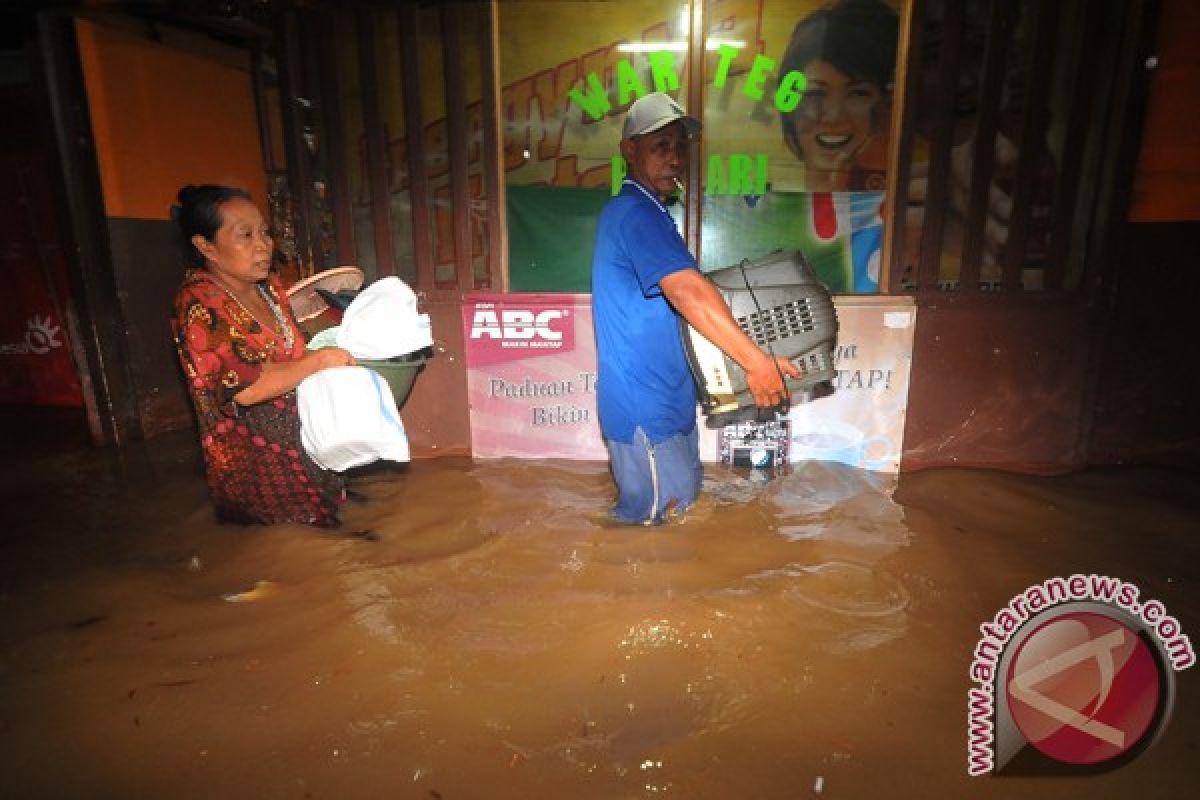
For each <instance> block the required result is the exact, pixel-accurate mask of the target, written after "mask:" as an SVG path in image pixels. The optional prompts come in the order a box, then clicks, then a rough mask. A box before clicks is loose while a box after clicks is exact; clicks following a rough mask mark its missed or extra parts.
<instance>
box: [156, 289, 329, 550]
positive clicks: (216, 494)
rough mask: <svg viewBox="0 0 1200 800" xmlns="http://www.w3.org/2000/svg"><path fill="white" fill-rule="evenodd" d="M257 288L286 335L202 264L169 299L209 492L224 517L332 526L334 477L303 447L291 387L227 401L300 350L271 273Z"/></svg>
mask: <svg viewBox="0 0 1200 800" xmlns="http://www.w3.org/2000/svg"><path fill="white" fill-rule="evenodd" d="M259 290H260V291H261V292H263V296H264V299H265V300H266V301H267V305H268V306H271V307H272V308H273V310H275V311H276V313H277V316H278V318H279V319H280V321H282V322H284V324H285V325H286V326H287V328H288V329H289V331H288V334H284V333H281V332H280V331H276V330H272V329H269V328H266V327H264V326H263V325H262V324H260V323H259V321H258V320H256V319H255V318H254V317H253V315H251V314H250V313H249V312H248V311H247V310H246V309H245V308H244V307H242V305H241V304H240V303H238V302H237V301H236V300H235V299H234V298H233V297H232V296H231V295H230V294H229V293H227V292H226V291H225V290H224V289H222V288H221V287H220V286H219V285H218V284H217V283H216V282H214V281H213V280H212V278H210V277H209V275H208V273H207V272H206V271H204V270H202V269H201V270H194V271H192V272H189V273H188V275H187V277H186V278H185V279H184V281H183V285H182V286H181V287H180V288H179V293H178V294H177V295H176V297H175V318H174V319H173V320H172V328H173V329H174V331H175V345H176V348H177V349H178V351H179V360H180V362H181V363H182V364H183V371H184V374H185V375H186V376H187V381H188V391H189V393H190V394H191V396H192V403H193V404H194V405H195V408H196V417H197V419H198V421H199V425H200V445H201V447H202V448H203V450H204V466H205V471H206V472H207V474H208V490H209V493H210V494H211V495H212V500H213V504H214V505H215V506H216V509H217V516H218V518H219V519H221V520H223V521H230V522H261V523H264V524H268V525H270V524H274V523H280V522H300V523H304V524H306V525H316V526H319V527H334V526H336V525H337V524H338V518H337V510H338V505H339V504H340V503H341V501H342V499H343V497H344V492H343V481H342V477H341V476H340V475H338V474H337V473H335V472H329V471H327V470H324V469H321V467H319V466H317V465H316V464H315V463H314V462H313V461H312V459H310V458H309V457H308V454H307V453H305V452H304V448H303V446H302V445H301V443H300V416H299V414H298V413H297V411H296V393H295V392H294V391H291V392H288V393H287V394H285V395H283V396H281V397H277V398H275V399H274V400H266V401H264V402H262V403H256V404H254V405H249V406H243V405H239V404H238V403H236V402H234V400H233V396H234V395H236V394H237V393H238V392H240V391H242V390H243V389H245V388H246V387H247V386H249V385H250V384H252V383H254V381H255V380H257V378H258V376H259V374H260V373H261V372H262V365H263V364H264V363H266V362H279V361H288V360H291V359H296V358H300V357H301V356H302V355H303V354H304V337H303V335H302V334H301V332H300V329H299V327H298V326H297V325H296V320H295V318H294V317H293V316H292V313H291V310H290V308H289V307H288V304H287V300H286V298H285V294H284V291H283V285H282V284H281V283H280V282H279V279H278V278H276V277H275V276H274V275H272V276H271V277H270V278H268V279H267V281H266V282H264V283H262V284H260V285H259ZM289 334H290V335H289ZM289 338H290V339H291V342H290V345H291V346H290V349H289V347H288V341H287V340H288V339H289Z"/></svg>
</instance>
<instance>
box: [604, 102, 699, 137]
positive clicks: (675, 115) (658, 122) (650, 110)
mask: <svg viewBox="0 0 1200 800" xmlns="http://www.w3.org/2000/svg"><path fill="white" fill-rule="evenodd" d="M675 120H682V122H683V128H684V130H685V131H686V132H687V135H688V138H689V139H690V138H692V137H693V136H695V135H696V134H697V133H699V132H700V127H701V126H700V120H698V119H696V118H695V117H689V116H688V114H687V112H686V111H684V110H683V106H681V105H679V103H677V102H675V100H674V99H673V98H672V97H671V96H670V95H669V94H666V93H664V92H652V93H651V94H648V95H645V96H644V97H639V98H638V99H637V100H635V101H634V103H633V105H631V106H630V107H629V113H628V114H627V115H626V116H625V127H623V128H622V129H621V138H622V139H628V138H630V137H632V136H641V135H642V134H643V133H653V132H654V131H656V130H658V129H659V128H663V127H665V126H667V125H670V124H671V123H672V122H674V121H675Z"/></svg>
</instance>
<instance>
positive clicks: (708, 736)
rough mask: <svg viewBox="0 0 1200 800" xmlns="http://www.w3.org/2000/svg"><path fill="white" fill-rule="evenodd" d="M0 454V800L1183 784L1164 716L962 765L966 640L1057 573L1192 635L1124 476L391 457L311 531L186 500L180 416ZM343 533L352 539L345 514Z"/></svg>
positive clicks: (1189, 676) (187, 462)
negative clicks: (897, 473) (675, 474)
mask: <svg viewBox="0 0 1200 800" xmlns="http://www.w3.org/2000/svg"><path fill="white" fill-rule="evenodd" d="M31 460H32V464H30V463H29V460H26V461H25V462H24V463H19V462H18V461H17V460H16V459H15V458H13V457H10V458H8V459H7V460H6V461H5V464H4V466H3V468H2V469H3V475H4V483H3V490H2V491H3V497H4V503H5V507H6V508H8V509H11V510H12V511H11V516H10V519H14V518H15V520H16V521H15V524H10V526H8V529H7V530H6V531H5V532H4V534H3V535H0V564H2V566H0V771H2V772H3V775H4V781H5V790H4V795H5V796H9V797H167V796H172V797H297V798H303V797H339V798H340V797H347V798H359V797H362V798H373V797H396V798H427V799H428V798H441V799H442V800H457V799H458V798H552V797H554V798H559V797H562V798H644V797H663V796H665V797H678V798H797V797H816V796H821V797H829V798H874V797H888V798H893V797H904V798H909V797H911V798H958V797H1021V798H1043V797H1047V798H1049V797H1055V798H1073V797H1082V796H1085V795H1087V796H1090V797H1100V798H1107V797H1112V798H1116V797H1129V796H1138V797H1166V796H1181V795H1186V794H1187V793H1190V791H1189V789H1194V784H1195V782H1196V781H1197V779H1200V766H1197V745H1198V741H1200V714H1198V713H1197V712H1198V710H1200V680H1198V679H1197V675H1198V674H1200V670H1196V669H1192V670H1187V671H1184V672H1182V673H1179V674H1178V676H1177V702H1176V705H1175V709H1174V714H1173V718H1172V720H1171V722H1170V724H1169V725H1168V728H1167V731H1166V734H1165V736H1164V737H1163V738H1162V739H1161V740H1160V741H1159V742H1158V743H1157V744H1155V745H1154V747H1152V748H1151V749H1150V750H1149V751H1148V752H1147V753H1145V754H1144V755H1142V756H1141V757H1140V758H1138V759H1136V760H1135V761H1133V762H1132V763H1130V764H1129V765H1127V766H1125V767H1123V768H1121V769H1119V770H1116V771H1113V772H1109V773H1106V774H1103V775H1097V776H1090V777H1084V778H1080V777H1075V778H1052V777H1000V778H996V777H988V778H979V779H971V778H968V776H967V775H966V693H967V689H968V687H969V686H970V681H969V676H968V667H969V664H970V660H971V654H972V651H973V649H974V647H975V643H976V641H977V640H978V639H979V630H978V626H979V624H980V623H981V622H984V621H987V620H990V619H991V618H992V616H993V615H994V614H995V613H996V611H997V610H998V609H1000V608H1001V607H1002V606H1003V605H1004V604H1005V603H1007V602H1008V600H1009V598H1011V597H1012V596H1013V595H1014V594H1015V593H1017V592H1019V591H1021V590H1022V589H1024V588H1025V587H1026V586H1029V585H1030V584H1033V583H1037V582H1039V581H1042V580H1045V579H1047V578H1050V577H1053V576H1056V575H1070V574H1072V573H1077V572H1081V573H1085V574H1086V573H1089V572H1096V573H1100V574H1104V575H1113V576H1117V577H1121V578H1124V579H1125V580H1128V581H1131V582H1133V583H1136V584H1137V585H1138V586H1139V587H1140V588H1141V590H1142V592H1143V595H1144V596H1146V597H1155V598H1158V599H1159V600H1161V601H1162V602H1163V603H1164V605H1165V606H1166V608H1167V609H1168V610H1169V612H1170V613H1171V614H1172V615H1174V616H1176V617H1177V618H1178V619H1179V620H1180V621H1181V623H1182V624H1183V630H1184V632H1185V633H1188V634H1190V636H1191V637H1192V639H1193V640H1194V641H1197V640H1198V637H1200V593H1197V591H1196V585H1197V583H1196V582H1197V578H1198V577H1200V567H1198V564H1200V558H1198V556H1200V544H1198V540H1197V532H1198V531H1200V493H1198V492H1197V491H1196V489H1197V486H1198V482H1197V480H1196V477H1195V476H1194V475H1190V474H1187V473H1182V472H1170V471H1161V470H1152V469H1139V470H1111V471H1094V472H1088V473H1081V474H1077V475H1072V476H1064V477H1058V478H1034V477H1026V476H1015V475H1008V474H1002V473H993V472H980V471H967V470H938V471H930V472H924V473H917V474H912V475H906V476H904V477H903V478H902V479H901V480H900V483H899V487H898V488H897V489H895V491H894V493H893V492H892V488H893V487H891V486H890V485H889V484H887V483H886V482H881V480H880V479H879V478H877V477H875V476H873V475H872V474H870V473H863V472H859V471H857V470H853V469H850V468H847V467H843V466H841V465H837V464H825V463H818V462H810V463H807V464H804V465H802V466H799V467H797V468H796V469H794V470H792V472H791V473H790V474H788V475H780V476H775V477H771V478H770V479H767V477H766V476H765V475H755V474H751V473H747V472H745V471H739V472H733V471H729V470H723V469H720V468H716V467H712V466H709V467H708V468H707V477H706V485H705V497H704V499H703V500H702V502H701V503H700V504H699V506H698V507H697V508H695V509H693V510H692V511H690V512H689V513H688V514H687V515H686V516H685V517H684V518H683V520H681V521H676V522H673V523H671V524H668V525H665V526H662V527H658V528H619V527H612V526H610V525H609V524H608V523H607V522H606V520H605V518H604V512H605V510H606V508H607V504H608V503H609V500H610V497H611V487H610V482H609V478H608V475H607V472H606V468H605V466H604V465H601V464H579V463H572V462H540V463H535V462H527V461H525V462H518V461H496V462H477V463H473V462H471V461H470V460H467V459H452V458H447V459H437V460H426V461H418V462H415V463H413V464H412V465H410V466H408V467H403V468H394V469H381V470H375V471H369V472H366V473H364V474H362V475H360V476H358V477H357V478H356V479H355V480H354V482H353V484H352V485H353V486H354V487H355V488H356V489H357V490H358V491H360V492H361V493H362V494H363V495H365V496H366V498H367V499H366V502H363V503H350V504H349V505H348V506H347V507H346V509H345V512H344V520H345V523H344V527H343V530H342V531H341V532H339V533H336V534H330V533H322V532H317V531H313V530H310V529H304V528H300V527H292V526H277V527H272V528H261V527H258V528H237V527H227V526H218V525H216V524H215V523H214V522H213V515H212V510H211V506H210V505H209V502H208V497H207V494H206V491H205V487H204V483H203V480H202V478H201V476H200V472H199V464H198V455H197V454H196V452H195V443H194V440H193V439H192V437H191V435H190V434H181V435H170V436H166V437H162V438H160V439H156V440H154V441H152V442H150V443H148V444H139V445H134V446H131V447H129V448H127V449H126V450H125V451H122V452H114V451H91V450H76V449H70V448H66V449H61V450H59V451H57V452H48V453H47V452H43V453H42V454H41V455H38V456H37V457H34V458H32V459H31ZM356 531H370V534H369V535H353V532H356Z"/></svg>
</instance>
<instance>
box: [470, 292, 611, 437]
mask: <svg viewBox="0 0 1200 800" xmlns="http://www.w3.org/2000/svg"><path fill="white" fill-rule="evenodd" d="M463 324H464V326H465V327H464V334H465V336H464V340H465V341H466V349H467V402H468V403H469V404H470V408H471V451H472V453H473V454H474V456H475V457H476V458H502V457H506V456H513V457H527V458H574V459H582V460H596V461H601V460H605V459H607V458H608V452H607V451H606V450H605V449H604V442H603V441H602V440H601V438H600V427H599V424H598V422H597V419H596V393H595V392H596V347H595V341H594V339H593V337H592V304H591V297H590V296H589V295H586V294H484V293H472V294H468V295H467V296H466V298H465V300H464V302H463Z"/></svg>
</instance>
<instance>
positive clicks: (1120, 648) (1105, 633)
mask: <svg viewBox="0 0 1200 800" xmlns="http://www.w3.org/2000/svg"><path fill="white" fill-rule="evenodd" d="M1161 690H1162V678H1161V677H1160V674H1159V664H1158V660H1157V659H1156V657H1155V655H1154V653H1153V652H1152V651H1151V649H1150V647H1149V646H1148V645H1147V644H1146V642H1145V641H1144V640H1143V639H1142V638H1141V637H1140V636H1138V634H1137V633H1136V632H1135V631H1133V630H1131V629H1130V628H1129V627H1127V626H1126V625H1124V624H1123V623H1121V622H1120V621H1118V620H1116V619H1113V618H1112V617H1108V616H1105V615H1104V614H1098V613H1091V612H1083V611H1081V612H1074V613H1068V614H1063V615H1061V616H1058V617H1056V618H1054V619H1052V620H1049V621H1048V622H1046V623H1045V624H1043V625H1041V626H1040V627H1038V628H1037V629H1036V630H1035V631H1034V632H1033V633H1031V634H1030V635H1029V636H1028V637H1027V638H1026V639H1025V640H1024V641H1023V642H1021V645H1020V647H1019V648H1018V650H1017V651H1016V653H1015V654H1014V656H1013V659H1012V662H1011V663H1010V664H1009V668H1008V675H1007V676H1006V683H1005V695H1006V697H1007V698H1008V707H1009V711H1010V712H1011V713H1012V719H1013V722H1014V723H1015V724H1016V726H1017V728H1018V729H1020V731H1021V735H1022V736H1024V737H1025V739H1026V741H1028V742H1029V743H1030V744H1031V745H1033V746H1034V747H1035V748H1037V749H1038V750H1039V751H1040V752H1042V753H1043V754H1045V755H1047V756H1049V757H1050V758H1053V759H1055V760H1056V761H1061V762H1064V763H1067V764H1097V763H1100V762H1102V761H1108V760H1110V759H1113V758H1117V757H1118V756H1121V755H1123V754H1125V753H1128V752H1129V751H1130V750H1132V749H1133V748H1135V747H1136V746H1138V744H1140V743H1141V741H1142V739H1143V738H1144V737H1145V736H1146V735H1147V732H1148V731H1150V729H1151V725H1152V724H1153V723H1154V721H1155V719H1156V718H1157V717H1158V712H1159V706H1160V704H1161V702H1162V701H1161V698H1162V691H1161Z"/></svg>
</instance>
